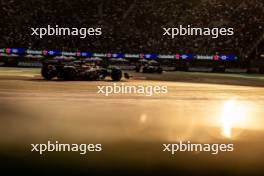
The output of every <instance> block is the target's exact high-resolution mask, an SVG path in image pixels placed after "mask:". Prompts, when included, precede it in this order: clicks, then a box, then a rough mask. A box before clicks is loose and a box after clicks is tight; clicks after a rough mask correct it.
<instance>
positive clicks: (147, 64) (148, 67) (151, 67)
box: [136, 60, 163, 74]
mask: <svg viewBox="0 0 264 176" xmlns="http://www.w3.org/2000/svg"><path fill="white" fill-rule="evenodd" d="M136 72H142V73H159V74H162V72H163V69H162V67H161V66H160V64H159V63H158V62H157V61H154V60H152V61H147V60H146V61H145V60H143V61H142V62H141V63H140V64H139V65H137V66H136Z"/></svg>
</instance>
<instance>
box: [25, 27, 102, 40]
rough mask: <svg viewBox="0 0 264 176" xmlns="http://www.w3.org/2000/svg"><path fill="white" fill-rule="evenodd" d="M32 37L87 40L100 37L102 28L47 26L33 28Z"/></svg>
mask: <svg viewBox="0 0 264 176" xmlns="http://www.w3.org/2000/svg"><path fill="white" fill-rule="evenodd" d="M30 29H31V35H32V36H37V37H39V38H43V37H44V36H78V37H80V38H82V39H83V38H86V37H87V36H100V35H102V28H100V27H97V28H93V27H90V28H87V27H82V28H77V27H72V28H69V27H60V26H59V25H55V26H51V25H47V26H46V27H38V28H33V27H31V28H30Z"/></svg>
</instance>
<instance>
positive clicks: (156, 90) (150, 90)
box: [97, 83, 168, 97]
mask: <svg viewBox="0 0 264 176" xmlns="http://www.w3.org/2000/svg"><path fill="white" fill-rule="evenodd" d="M97 88H98V91H97V93H98V94H103V95H105V96H109V95H111V94H139V95H145V96H147V97H150V96H154V95H163V94H167V93H168V86H164V85H163V86H159V85H155V86H153V85H126V84H124V83H121V84H116V83H114V84H113V85H107V86H104V85H103V86H97Z"/></svg>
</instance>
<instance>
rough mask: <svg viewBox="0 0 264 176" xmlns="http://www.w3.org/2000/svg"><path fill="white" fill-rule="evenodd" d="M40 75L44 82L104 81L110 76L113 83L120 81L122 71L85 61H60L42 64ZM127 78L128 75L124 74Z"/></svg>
mask: <svg viewBox="0 0 264 176" xmlns="http://www.w3.org/2000/svg"><path fill="white" fill-rule="evenodd" d="M41 75H42V76H43V77H44V78H45V79H46V80H51V79H54V78H57V79H61V80H67V81H72V80H88V81H97V80H104V79H105V78H106V77H107V76H110V77H111V79H112V80H113V81H120V80H121V79H122V77H123V75H122V71H121V70H120V69H119V68H118V67H102V66H99V65H96V64H95V63H90V62H86V61H80V60H77V61H70V62H64V61H60V60H47V61H44V62H42V69H41ZM124 76H125V78H129V76H128V74H127V73H125V74H124Z"/></svg>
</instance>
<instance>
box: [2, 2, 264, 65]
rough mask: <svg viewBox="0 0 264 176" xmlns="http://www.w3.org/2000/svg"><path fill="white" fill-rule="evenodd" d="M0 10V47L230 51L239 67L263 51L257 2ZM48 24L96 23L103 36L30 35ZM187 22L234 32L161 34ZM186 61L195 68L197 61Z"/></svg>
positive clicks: (34, 5) (261, 6)
mask: <svg viewBox="0 0 264 176" xmlns="http://www.w3.org/2000/svg"><path fill="white" fill-rule="evenodd" d="M62 7H63V8H62ZM0 8H1V11H0V13H1V16H2V19H1V22H2V24H1V26H2V27H1V28H0V32H1V36H0V38H1V43H0V48H6V47H14V48H17V47H20V48H29V49H37V50H42V49H58V50H66V51H74V52H75V51H77V50H81V51H90V52H96V53H108V52H110V53H113V52H121V53H158V54H177V53H193V54H201V55H218V54H234V55H236V56H238V57H239V58H240V60H241V62H243V63H237V64H236V65H235V66H232V67H239V68H241V67H242V68H245V67H251V65H254V62H255V61H253V63H252V60H255V59H259V58H260V57H258V56H260V55H259V53H264V51H263V47H261V46H260V45H263V39H264V30H263V29H264V20H263V16H264V2H263V1H262V0H243V1H236V0H218V1H216V0H191V1H184V2H183V1H180V0H162V1H151V0H140V1H139V0H127V1H122V0H115V1H111V2H110V1H106V0H98V1H93V0H77V1H72V0H56V1H52V0H46V1H43V0H29V1H7V0H4V1H2V2H1V7H0ZM21 14H23V15H21ZM36 19H37V20H36ZM47 24H50V25H60V26H68V27H98V26H100V27H102V29H103V35H102V36H97V37H88V38H86V39H80V38H76V37H72V36H71V37H70V36H63V37H61V36H60V37H54V36H52V37H50V36H49V37H45V38H42V39H39V38H37V37H36V36H31V35H30V29H29V27H41V26H46V25H47ZM189 24H191V25H192V26H195V27H233V28H234V29H235V35H234V36H225V37H223V36H222V37H219V38H217V39H212V38H211V37H205V36H193V37H190V36H188V37H177V38H175V39H173V40H172V39H169V38H166V37H162V27H173V26H178V25H189ZM164 62H165V61H164ZM191 64H193V65H197V64H198V66H200V65H199V63H191ZM185 65H186V64H185ZM206 65H208V63H204V62H203V64H202V65H201V66H202V67H206ZM263 65H264V64H263ZM222 66H223V65H221V66H219V67H222ZM179 67H181V66H179ZM184 67H186V66H184ZM251 70H253V69H251Z"/></svg>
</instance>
